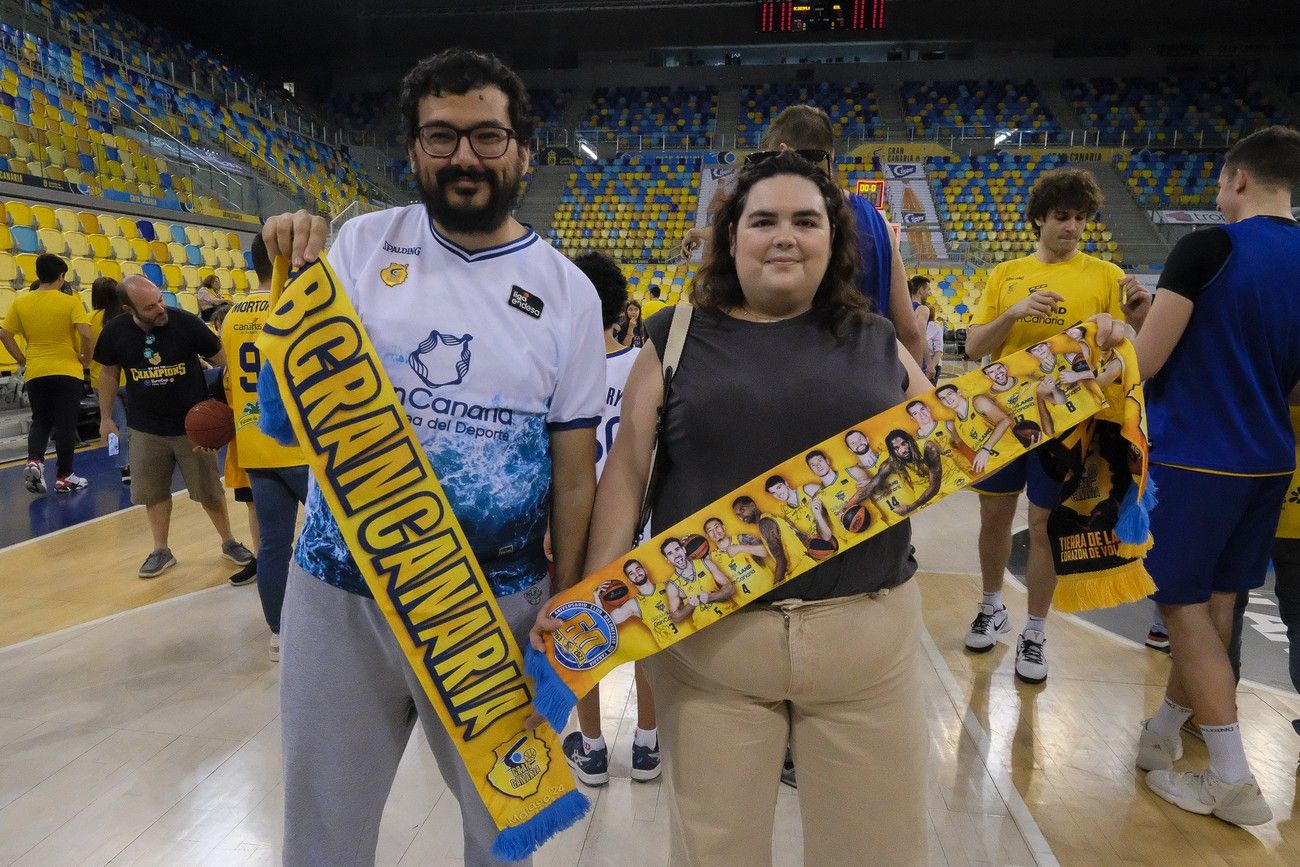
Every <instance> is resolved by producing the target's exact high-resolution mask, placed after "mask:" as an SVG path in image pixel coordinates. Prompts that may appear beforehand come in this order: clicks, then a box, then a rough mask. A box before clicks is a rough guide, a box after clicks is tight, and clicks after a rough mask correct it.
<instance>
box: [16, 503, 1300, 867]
mask: <svg viewBox="0 0 1300 867" xmlns="http://www.w3.org/2000/svg"><path fill="white" fill-rule="evenodd" d="M976 513H977V509H976V502H975V498H974V496H973V495H969V494H959V495H956V496H954V497H951V498H949V499H948V500H946V501H944V502H942V503H940V504H938V505H937V506H935V507H933V508H931V509H929V510H927V511H926V512H924V513H922V514H921V515H920V516H918V518H917V519H916V520H915V521H914V524H915V528H916V530H915V537H916V538H915V541H916V546H917V551H918V559H919V560H920V562H921V566H922V570H923V572H922V574H921V575H920V576H919V578H918V580H919V581H920V582H921V586H922V589H923V593H924V600H925V623H926V634H925V637H924V659H925V665H924V674H923V679H924V689H925V694H926V698H927V704H928V711H929V713H928V715H929V731H930V741H931V745H932V746H931V774H930V782H931V785H930V792H929V811H928V812H929V820H930V828H929V859H930V862H931V863H932V864H952V865H957V864H1055V863H1061V864H1153V865H1165V864H1180V865H1200V864H1207V865H1208V864H1215V865H1218V864H1234V865H1235V864H1300V823H1298V822H1297V818H1296V815H1295V812H1294V809H1295V801H1296V785H1297V776H1296V763H1297V754H1298V751H1300V739H1298V738H1297V737H1296V736H1295V734H1294V733H1293V732H1292V728H1291V725H1290V720H1291V719H1293V718H1296V717H1300V700H1298V699H1297V698H1296V696H1294V695H1287V694H1284V693H1281V692H1278V691H1276V690H1270V689H1264V688H1258V687H1253V686H1252V685H1250V684H1244V685H1243V688H1242V690H1241V693H1240V696H1239V703H1240V707H1241V717H1242V721H1243V725H1244V728H1245V736H1246V743H1247V751H1248V754H1249V755H1250V757H1251V762H1252V766H1253V769H1254V771H1255V773H1256V775H1257V777H1258V778H1259V781H1260V784H1261V786H1262V787H1263V790H1264V794H1265V796H1266V797H1267V798H1268V801H1269V803H1270V804H1271V805H1272V808H1273V812H1274V814H1275V816H1276V821H1274V822H1273V823H1270V824H1268V825H1264V826H1262V827H1259V828H1255V829H1251V830H1243V829H1239V828H1236V827H1234V826H1230V825H1227V824H1224V823H1222V822H1220V821H1218V820H1216V819H1213V818H1208V817H1200V816H1193V815H1190V814H1187V813H1184V812H1182V811H1180V810H1178V809H1177V808H1174V807H1172V806H1170V805H1168V804H1166V803H1164V802H1163V801H1161V800H1159V799H1157V798H1156V797H1155V796H1153V795H1151V794H1150V793H1149V792H1148V791H1147V790H1146V788H1145V786H1144V785H1143V782H1142V779H1141V776H1142V775H1141V773H1140V772H1138V771H1137V770H1136V769H1135V768H1134V766H1133V757H1134V754H1135V751H1136V738H1137V728H1138V725H1139V722H1140V720H1141V719H1142V718H1143V716H1144V715H1146V714H1147V713H1148V712H1149V710H1150V709H1151V708H1153V707H1154V706H1155V704H1156V702H1157V701H1158V697H1159V695H1160V693H1161V685H1162V684H1163V681H1164V676H1165V672H1166V667H1167V666H1168V664H1169V663H1168V659H1167V657H1165V656H1164V655H1162V654H1157V653H1154V652H1152V651H1149V650H1146V649H1144V648H1142V647H1141V646H1140V645H1138V644H1135V643H1132V642H1127V641H1124V640H1121V639H1119V638H1116V637H1114V636H1112V635H1110V634H1109V633H1105V632H1103V631H1102V630H1100V629H1098V628H1097V627H1093V626H1090V625H1089V624H1086V623H1084V622H1083V621H1081V620H1079V619H1077V618H1073V617H1067V616H1060V615H1053V617H1052V619H1051V621H1050V624H1049V629H1048V635H1049V642H1048V645H1047V649H1048V658H1049V662H1050V664H1051V677H1050V679H1049V681H1048V683H1047V684H1045V685H1044V686H1041V687H1028V686H1025V685H1023V684H1019V683H1018V682H1017V681H1016V680H1015V679H1014V676H1013V671H1012V669H1013V665H1014V646H1013V645H1012V644H1011V642H1010V641H1009V640H1008V639H1009V637H1004V638H1003V641H1002V642H1001V643H1000V644H999V646H998V647H997V648H996V649H995V650H994V651H992V652H991V653H988V654H986V655H982V656H972V655H969V654H967V653H966V652H965V651H964V650H963V648H962V638H963V636H964V634H965V630H966V627H967V624H968V622H969V619H970V617H971V616H972V612H973V609H974V605H975V601H976V599H977V598H978V597H977V591H978V578H977V577H975V576H976V574H977V571H978V570H977V560H976V555H975V533H976V524H977V514H976ZM231 516H232V519H233V521H234V523H235V526H236V528H237V530H236V533H237V535H240V536H241V538H247V537H246V534H245V532H244V531H245V526H246V524H245V518H244V513H243V508H242V507H238V506H236V505H235V504H234V503H231ZM147 540H148V535H147V530H146V528H145V519H144V515H143V513H142V512H141V511H140V510H139V509H131V510H127V511H123V512H117V513H115V514H112V515H109V516H106V517H103V518H100V519H97V520H95V521H92V522H89V523H83V524H79V525H77V526H74V527H71V528H69V529H67V530H64V531H62V532H59V533H55V534H52V535H47V536H42V537H40V538H38V539H36V540H33V541H30V542H27V543H24V544H21V545H17V546H11V547H9V548H7V549H4V550H2V551H0V600H3V603H0V864H5V865H7V864H18V865H40V867H48V865H82V864H85V865H99V864H113V865H143V864H151V865H153V864H156V865H190V864H195V865H198V864H203V865H225V864H275V863H278V862H279V842H280V839H281V815H280V804H281V799H282V794H283V788H282V784H281V774H280V752H279V724H280V721H279V715H278V702H277V668H276V664H275V663H272V662H270V661H269V659H268V656H267V646H266V642H267V630H266V627H265V625H264V624H263V622H262V618H261V613H260V608H259V606H258V600H257V593H256V590H255V588H254V587H251V586H250V587H244V588H232V587H230V586H228V585H226V583H225V578H226V576H227V575H228V574H229V573H230V572H231V571H232V569H231V568H230V564H229V563H227V562H226V561H224V560H221V559H220V558H219V557H218V556H217V543H216V540H215V535H214V534H213V533H212V531H211V528H210V526H209V525H208V524H207V521H206V520H205V518H204V516H203V514H202V512H201V511H200V510H199V509H198V508H197V506H195V504H193V503H191V502H190V501H189V500H187V499H185V498H184V495H181V496H178V497H177V500H176V512H175V516H174V522H173V540H174V541H173V548H174V550H175V552H176V555H177V558H178V559H179V561H180V564H179V565H178V566H177V567H175V568H173V569H172V570H171V571H170V572H168V573H167V574H165V575H164V576H162V577H160V578H158V579H155V580H153V581H149V582H145V581H141V580H139V579H138V578H136V577H135V569H136V567H137V566H138V565H139V562H140V560H142V559H143V557H144V555H145V554H146V553H147V551H146V550H145V549H146V548H147V547H148V543H147ZM1007 596H1008V604H1009V608H1010V610H1011V612H1012V614H1013V624H1014V625H1015V627H1016V630H1015V631H1018V630H1019V628H1020V627H1021V626H1022V625H1023V617H1024V597H1023V593H1021V592H1020V591H1019V590H1018V589H1016V588H1011V589H1009V591H1008V593H1007ZM633 690H634V688H633V684H632V678H631V676H630V671H626V670H621V671H619V672H616V673H615V674H614V675H612V676H611V677H610V679H609V680H607V681H606V688H605V689H603V690H602V703H603V711H604V716H605V723H606V737H607V739H609V740H610V741H611V747H612V750H611V756H612V762H611V764H612V768H611V773H612V775H613V777H614V779H613V780H612V782H611V783H610V784H609V785H608V786H606V787H604V788H602V789H591V790H588V794H589V795H590V796H591V797H592V799H593V802H594V809H593V810H592V812H591V813H590V814H589V816H588V817H587V818H586V819H585V820H584V821H583V822H582V823H581V824H580V825H578V826H576V827H574V828H572V829H570V830H568V831H566V832H565V833H564V834H562V835H560V836H559V837H558V838H556V839H555V840H554V841H552V842H551V843H549V844H548V845H547V846H546V847H545V848H544V849H542V850H541V852H540V853H539V854H538V856H537V857H536V863H538V864H541V865H575V864H577V865H624V864H626V865H640V864H664V863H666V860H667V842H666V840H667V824H666V809H665V802H664V799H665V798H666V797H667V794H666V791H665V789H664V788H663V787H662V786H661V785H660V784H659V783H657V782H656V783H649V784H638V783H633V782H631V781H630V780H629V778H628V770H629V768H628V766H629V762H630V756H629V753H630V749H631V738H632V727H633V725H634V723H635V703H634V702H635V697H634V695H633ZM1185 743H1186V747H1187V749H1186V757H1185V758H1184V759H1183V760H1182V763H1181V766H1187V767H1193V766H1197V765H1201V764H1204V763H1205V761H1206V757H1205V751H1204V747H1203V745H1201V744H1200V743H1199V742H1198V741H1195V740H1192V739H1191V738H1186V739H1185ZM873 784H875V785H885V786H887V785H888V781H887V780H881V781H874V782H873ZM863 821H871V817H870V816H863ZM800 844H801V829H800V825H799V816H798V800H797V795H796V793H795V792H794V791H793V790H790V789H787V788H784V787H783V788H782V790H781V796H780V798H779V806H778V818H777V827H776V833H775V843H774V861H775V863H777V864H780V865H795V864H800V863H801V860H802V859H801V857H800ZM459 855H460V831H459V816H458V811H457V807H456V804H455V801H454V800H453V799H452V798H451V796H450V795H449V794H448V793H447V792H446V790H445V788H444V787H443V786H442V784H441V782H440V780H439V777H438V774H437V771H436V768H435V766H434V764H433V761H432V759H431V758H430V757H429V755H428V754H427V752H426V750H425V747H424V746H423V743H422V736H421V735H419V734H418V729H417V734H416V737H415V738H413V740H412V743H411V746H410V748H409V749H408V751H407V754H406V756H405V758H404V759H403V762H402V765H401V768H400V770H399V773H398V778H397V782H396V783H395V785H394V789H393V796H392V798H391V799H390V802H389V806H388V810H387V812H386V813H385V815H384V822H383V826H382V830H381V840H380V846H379V852H378V863H380V864H390V865H391V864H401V865H416V864H419V865H426V864H434V865H438V864H456V863H459ZM845 863H848V864H864V865H865V864H872V863H875V862H874V861H873V858H872V856H871V853H845Z"/></svg>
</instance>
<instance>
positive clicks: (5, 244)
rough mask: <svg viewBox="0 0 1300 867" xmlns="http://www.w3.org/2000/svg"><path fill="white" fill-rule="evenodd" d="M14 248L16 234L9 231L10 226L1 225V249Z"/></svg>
mask: <svg viewBox="0 0 1300 867" xmlns="http://www.w3.org/2000/svg"><path fill="white" fill-rule="evenodd" d="M13 248H14V234H13V232H10V231H9V227H8V226H4V225H0V250H12V249H13Z"/></svg>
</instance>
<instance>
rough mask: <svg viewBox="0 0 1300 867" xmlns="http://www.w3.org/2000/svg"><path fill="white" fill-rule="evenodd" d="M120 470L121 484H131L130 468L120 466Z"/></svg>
mask: <svg viewBox="0 0 1300 867" xmlns="http://www.w3.org/2000/svg"><path fill="white" fill-rule="evenodd" d="M121 472H122V484H124V485H129V484H131V468H130V467H122V470H121Z"/></svg>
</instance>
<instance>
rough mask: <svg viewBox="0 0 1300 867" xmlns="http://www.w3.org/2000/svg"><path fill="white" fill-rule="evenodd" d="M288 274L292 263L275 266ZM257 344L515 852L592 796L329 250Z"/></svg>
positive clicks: (289, 432)
mask: <svg viewBox="0 0 1300 867" xmlns="http://www.w3.org/2000/svg"><path fill="white" fill-rule="evenodd" d="M277 266H278V267H282V265H281V263H277ZM272 308H273V309H272V310H271V312H270V315H269V316H268V317H267V320H266V324H265V325H264V326H263V332H262V336H261V337H260V338H259V339H258V341H257V346H258V349H259V350H260V352H261V355H262V358H263V368H262V374H261V376H260V377H259V383H258V397H259V402H260V404H261V410H262V420H261V425H262V429H263V430H264V431H265V432H267V433H269V434H271V435H272V436H274V437H275V438H277V439H279V440H281V441H286V440H288V439H290V438H292V439H294V440H296V441H297V442H298V443H299V444H300V446H301V448H302V452H303V456H304V457H305V458H306V459H307V464H308V465H309V466H310V468H311V471H312V474H313V475H314V477H315V479H316V483H317V485H318V486H319V488H320V491H321V493H322V494H323V495H324V497H325V500H326V501H327V502H328V503H329V508H330V511H331V512H332V513H333V515H334V518H335V520H336V521H337V522H338V526H339V529H340V531H341V532H342V534H343V538H344V540H345V541H346V542H347V545H348V550H349V551H350V552H351V553H352V556H353V558H354V559H355V561H356V564H357V567H358V568H359V569H360V571H361V574H362V575H363V576H364V577H365V580H366V584H367V586H368V587H369V588H370V591H371V593H372V594H373V595H374V598H375V602H376V603H377V604H378V605H379V609H380V611H381V612H383V615H384V619H385V620H386V621H387V623H388V625H389V626H390V627H391V628H392V630H393V634H394V635H395V636H396V637H397V641H398V643H399V644H400V645H401V647H402V650H403V652H404V653H405V655H406V658H407V661H408V662H410V664H411V668H412V669H413V670H414V671H415V674H416V676H417V677H418V678H419V681H420V684H421V685H422V686H423V687H424V691H425V694H426V695H427V696H428V698H429V701H430V703H431V704H432V705H433V707H434V709H435V710H436V711H437V713H438V717H439V718H440V719H441V720H442V724H443V726H445V727H446V729H447V732H448V733H449V734H450V735H451V737H452V740H453V741H454V742H455V744H456V747H457V749H458V750H459V752H460V756H461V758H462V759H463V760H464V761H465V765H466V767H467V768H468V770H469V776H470V779H472V780H473V781H474V785H475V787H476V788H477V789H478V793H479V795H480V796H481V797H482V799H483V802H484V803H485V804H486V805H487V808H488V812H489V813H490V814H491V815H492V818H493V820H494V821H495V822H496V824H497V827H498V828H499V829H501V830H500V833H499V834H498V837H497V840H496V843H495V845H494V847H493V850H492V851H493V854H494V855H495V856H496V857H497V858H500V859H503V860H507V861H513V860H517V859H520V858H523V857H525V856H527V855H528V854H530V853H531V852H533V851H534V850H536V849H537V848H538V847H540V846H541V845H542V844H543V843H544V842H545V841H546V840H547V839H548V838H550V837H551V836H552V835H554V834H555V833H557V832H559V831H561V830H563V829H564V828H566V827H568V826H569V825H571V824H573V823H574V822H576V821H577V820H578V819H579V818H581V817H582V815H583V813H584V812H585V811H586V809H587V806H588V803H587V800H586V798H585V797H583V795H582V794H581V793H579V792H578V791H577V790H576V789H575V787H574V783H573V778H572V776H571V775H570V774H569V770H568V767H567V766H566V764H565V762H564V758H563V754H562V752H561V747H560V744H559V742H558V741H557V740H556V736H555V733H554V732H553V731H550V730H549V729H543V730H541V731H535V730H532V729H528V728H526V727H525V724H524V723H525V720H526V719H527V718H528V716H529V714H530V712H531V704H532V701H533V686H532V684H531V683H530V682H529V680H528V679H527V678H526V677H525V674H524V659H523V656H522V655H521V654H520V651H519V647H518V646H517V645H516V643H515V640H514V637H513V636H512V635H511V632H510V628H509V625H508V624H507V622H506V620H505V618H504V617H503V616H502V614H501V611H500V609H499V608H498V607H497V604H496V599H495V598H494V596H493V594H492V590H491V587H490V586H489V585H488V581H487V579H486V578H485V577H484V575H483V570H482V569H481V568H480V567H479V564H478V561H477V559H476V558H475V556H474V553H473V551H471V550H470V547H469V543H468V541H467V540H466V537H465V533H464V531H463V530H462V529H461V526H460V524H459V523H458V522H457V520H456V516H455V514H453V512H452V510H451V507H450V504H449V503H448V501H447V497H446V495H445V493H444V492H443V489H442V486H441V485H440V484H439V482H438V478H437V476H436V475H435V474H434V471H433V467H432V466H431V465H430V463H429V459H428V456H427V455H426V454H425V451H424V448H423V447H422V446H421V444H420V441H419V439H418V438H417V437H416V436H415V434H414V432H413V431H412V429H411V425H410V422H409V421H408V420H407V418H406V416H405V414H404V413H403V411H402V405H401V403H400V402H399V401H398V400H397V396H396V394H395V392H394V391H393V387H392V384H391V383H390V382H389V380H388V377H387V375H386V374H385V373H384V368H383V364H382V362H381V360H380V358H379V356H378V355H377V354H376V352H375V349H374V346H373V345H372V344H371V343H370V340H369V338H368V337H367V336H366V333H365V330H364V329H363V328H362V325H361V321H360V319H359V317H358V316H357V313H356V310H355V309H354V308H353V306H352V303H351V302H350V301H349V300H348V296H347V294H346V293H345V291H344V288H343V286H341V285H340V283H339V281H338V278H337V277H336V276H335V274H334V272H333V271H332V270H331V269H330V267H329V266H328V265H327V264H326V263H325V261H324V260H323V259H322V260H320V261H318V262H316V263H314V264H312V265H310V266H309V267H307V268H306V269H305V270H303V271H302V272H301V273H299V274H298V275H297V277H296V278H295V279H294V280H293V281H292V282H291V283H289V285H288V286H286V287H285V288H284V290H283V292H282V293H280V294H276V295H275V301H274V302H273V304H272Z"/></svg>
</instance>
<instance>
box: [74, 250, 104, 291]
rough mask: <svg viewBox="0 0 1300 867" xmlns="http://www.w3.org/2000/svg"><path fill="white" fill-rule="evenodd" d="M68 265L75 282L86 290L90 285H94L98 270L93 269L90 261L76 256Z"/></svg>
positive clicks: (93, 264) (93, 266) (92, 263)
mask: <svg viewBox="0 0 1300 867" xmlns="http://www.w3.org/2000/svg"><path fill="white" fill-rule="evenodd" d="M68 265H69V267H70V268H71V270H72V273H73V274H75V275H76V276H77V282H78V283H80V284H81V285H82V286H85V287H87V288H89V286H90V284H91V283H94V282H95V278H96V277H98V276H99V269H98V268H96V267H95V263H94V262H92V261H91V260H90V259H85V258H82V257H80V256H78V257H75V258H73V260H72V261H71V262H69V263H68Z"/></svg>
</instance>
